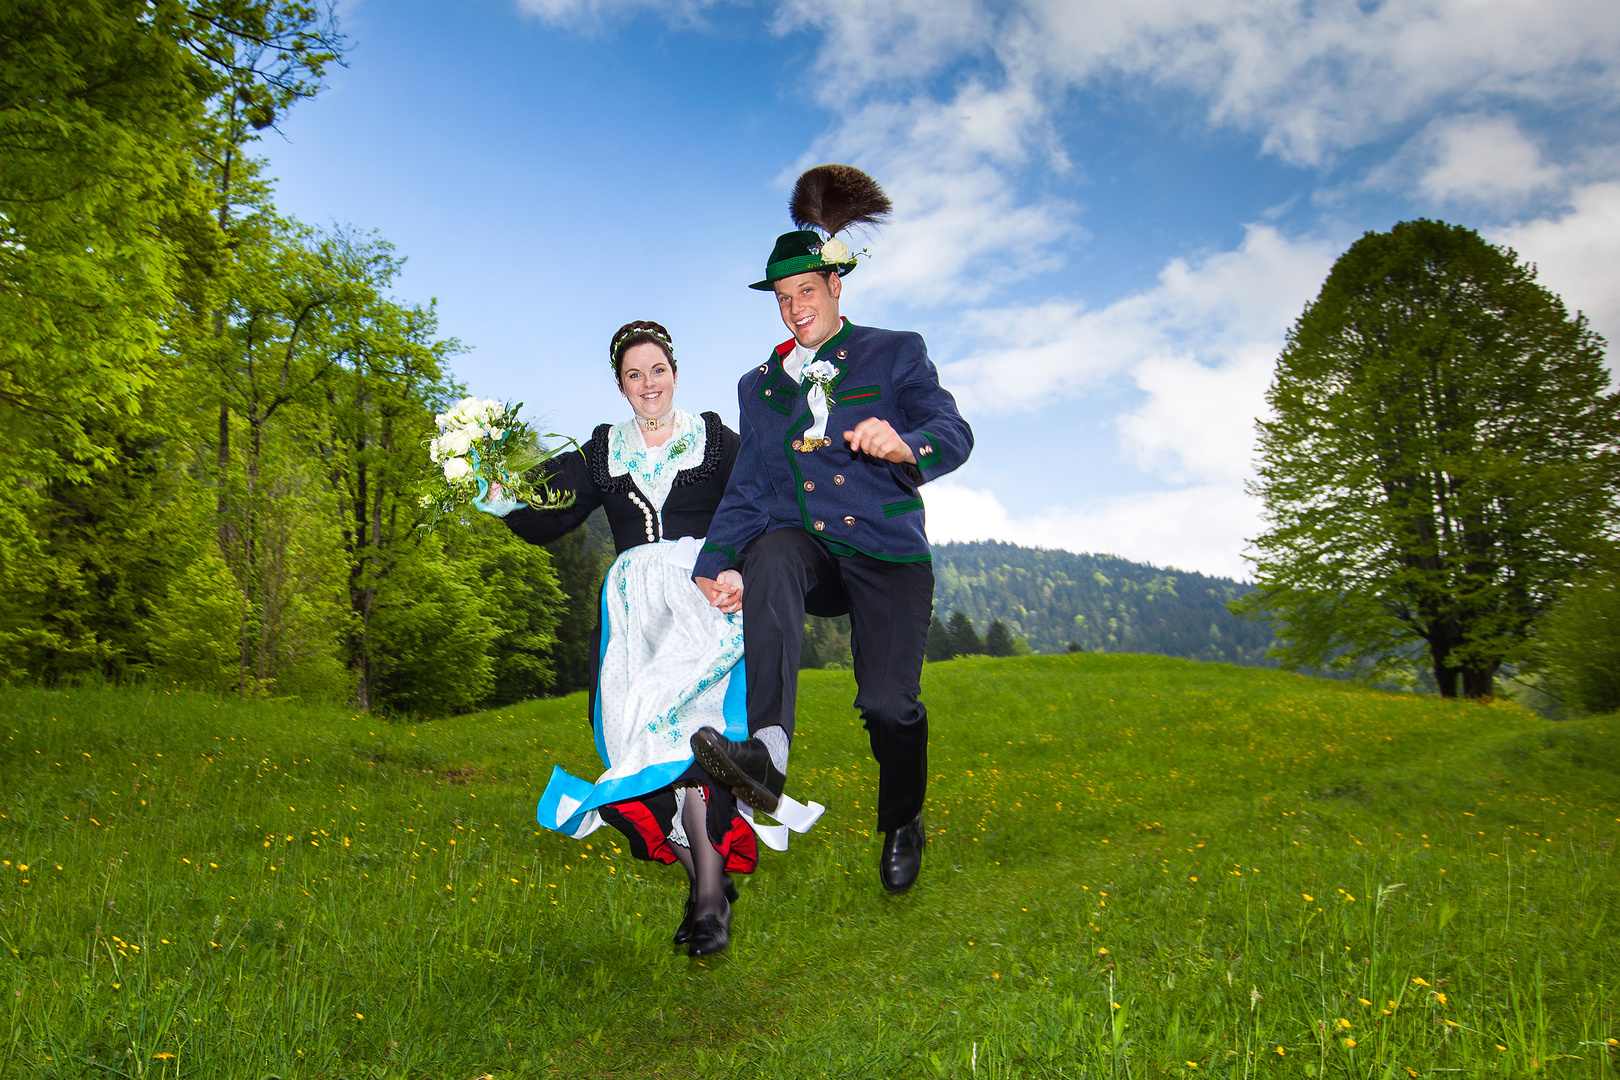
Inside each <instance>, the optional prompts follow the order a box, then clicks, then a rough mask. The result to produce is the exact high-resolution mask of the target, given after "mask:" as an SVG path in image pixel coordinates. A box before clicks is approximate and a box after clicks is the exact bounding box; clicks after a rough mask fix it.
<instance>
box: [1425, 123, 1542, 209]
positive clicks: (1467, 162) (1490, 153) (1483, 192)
mask: <svg viewBox="0 0 1620 1080" xmlns="http://www.w3.org/2000/svg"><path fill="white" fill-rule="evenodd" d="M1426 135H1427V141H1428V142H1429V144H1430V147H1431V153H1432V158H1431V161H1430V163H1429V165H1428V168H1427V169H1425V170H1424V172H1423V175H1422V176H1421V177H1420V178H1419V180H1418V186H1419V187H1420V188H1422V190H1423V192H1424V194H1426V195H1428V196H1429V197H1430V198H1432V199H1436V200H1440V201H1458V200H1472V201H1476V202H1485V203H1511V202H1517V201H1518V200H1519V199H1522V198H1524V197H1525V196H1526V195H1530V194H1532V193H1534V192H1536V191H1538V190H1540V189H1542V188H1545V187H1548V186H1550V185H1552V184H1555V183H1557V182H1558V179H1559V177H1560V175H1561V174H1560V171H1559V170H1558V169H1554V168H1551V167H1549V166H1548V165H1546V164H1545V163H1544V162H1543V161H1542V160H1541V150H1540V148H1538V147H1537V146H1536V145H1535V144H1534V143H1532V142H1531V141H1530V140H1529V139H1528V138H1526V137H1525V134H1524V132H1522V131H1520V130H1519V125H1518V123H1517V122H1516V121H1515V120H1514V119H1513V118H1512V117H1508V116H1463V117H1457V118H1448V119H1446V120H1443V121H1437V122H1436V123H1434V124H1431V125H1430V127H1429V130H1428V132H1427V133H1426Z"/></svg>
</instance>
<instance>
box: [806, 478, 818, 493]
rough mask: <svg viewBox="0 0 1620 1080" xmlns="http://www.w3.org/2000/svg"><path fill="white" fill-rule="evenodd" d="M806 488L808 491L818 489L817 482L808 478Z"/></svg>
mask: <svg viewBox="0 0 1620 1080" xmlns="http://www.w3.org/2000/svg"><path fill="white" fill-rule="evenodd" d="M804 490H806V491H814V490H816V482H815V481H814V480H806V481H805V482H804Z"/></svg>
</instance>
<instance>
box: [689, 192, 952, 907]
mask: <svg viewBox="0 0 1620 1080" xmlns="http://www.w3.org/2000/svg"><path fill="white" fill-rule="evenodd" d="M889 208H890V204H889V200H888V198H887V197H886V196H885V195H884V194H883V192H882V191H881V189H879V188H878V186H877V185H876V184H875V183H873V182H872V180H871V178H870V177H868V176H866V174H865V173H862V172H860V170H858V169H853V168H850V167H849V166H843V165H823V166H818V167H817V168H815V169H811V170H810V171H809V172H807V173H805V174H804V175H803V176H801V177H800V178H799V182H798V184H797V185H796V186H795V189H794V195H793V199H792V202H791V203H790V209H791V212H792V216H793V219H794V221H795V223H796V224H798V225H800V226H801V228H800V230H799V231H796V232H790V233H786V234H784V235H783V236H781V237H780V238H779V239H778V240H777V242H776V246H775V249H774V250H773V251H772V252H771V256H770V259H769V260H768V261H767V264H766V272H765V278H764V280H763V281H758V282H755V283H754V284H753V285H752V286H750V287H751V288H755V289H761V290H764V289H769V290H771V291H772V292H773V293H774V294H775V296H776V302H777V307H778V309H779V311H780V313H781V316H782V321H783V323H784V324H785V325H786V326H787V328H788V330H789V331H790V332H791V333H792V335H793V336H792V337H791V338H790V339H789V340H787V341H785V342H783V343H782V344H781V345H778V346H777V347H776V348H775V349H773V350H772V351H771V354H770V356H769V358H768V359H767V360H766V362H765V363H764V364H761V365H760V366H759V367H758V368H757V369H756V370H754V371H751V372H749V373H748V374H747V375H745V376H743V378H742V380H741V381H740V382H739V383H738V388H737V394H738V403H739V408H740V420H741V422H740V424H739V427H740V430H741V434H742V446H741V448H740V450H739V451H738V455H737V463H736V467H735V468H734V469H733V471H732V474H731V482H730V484H729V485H728V486H727V489H726V494H725V496H724V497H723V498H722V500H721V502H720V506H719V509H717V510H716V511H715V516H714V523H713V526H712V527H711V530H710V532H709V536H708V538H707V541H706V542H705V544H704V546H703V551H702V553H701V555H700V556H699V558H698V561H697V564H696V566H695V567H694V568H693V578H694V580H695V581H696V582H697V584H698V585H699V587H701V588H702V589H703V590H704V592H705V594H706V595H708V597H709V599H710V602H711V603H713V604H714V605H715V606H716V607H718V608H720V610H722V611H726V612H733V611H737V610H739V609H740V610H741V611H742V612H743V636H744V655H745V670H746V679H747V689H748V729H749V738H748V739H747V740H745V741H743V742H732V741H730V740H728V739H726V738H724V737H723V736H721V735H720V734H719V733H717V732H714V731H711V730H708V729H705V730H703V731H699V732H698V733H697V734H696V735H694V736H693V737H692V749H693V752H694V754H695V755H696V756H697V759H698V761H699V762H701V763H702V764H703V766H704V768H706V769H708V770H709V772H710V773H712V774H713V775H714V776H715V777H716V778H717V779H718V780H720V781H721V782H722V783H725V784H727V785H728V786H730V787H731V788H732V789H733V790H734V791H735V792H736V794H737V796H738V798H740V799H742V800H743V801H744V802H747V803H749V804H750V805H752V806H754V807H756V808H758V809H761V810H765V811H766V812H772V811H774V810H775V809H776V807H777V802H778V798H779V797H780V795H781V793H782V788H783V785H784V783H785V774H786V771H787V756H788V746H789V742H790V740H791V739H792V737H793V721H794V706H795V701H796V698H797V692H798V672H799V654H800V649H801V647H802V645H803V640H804V619H805V615H806V613H809V614H812V615H821V616H832V615H842V614H846V613H847V614H848V615H849V618H850V630H851V634H850V648H851V650H852V652H853V654H854V661H855V682H856V686H857V693H856V696H855V705H856V707H857V708H858V709H859V710H860V712H861V716H862V719H863V722H864V724H865V726H866V729H867V732H868V733H869V736H870V739H871V745H872V756H873V757H874V758H876V759H877V763H878V828H879V830H881V831H882V832H883V834H884V841H883V850H882V853H881V855H880V856H879V860H878V875H879V877H880V879H881V880H882V882H883V886H884V888H885V889H887V890H888V891H890V892H892V893H901V892H904V891H905V890H907V889H908V888H910V887H911V885H912V883H913V882H914V881H916V879H917V874H918V872H919V871H920V869H921V867H922V853H923V846H924V844H925V843H926V833H925V831H924V825H923V819H922V808H923V799H924V795H925V792H926V788H927V781H928V713H927V710H926V709H925V708H924V707H923V704H922V702H921V701H920V700H919V698H918V695H919V693H920V691H921V676H922V663H923V647H924V644H925V642H926V640H927V636H928V623H929V619H930V616H931V614H932V611H933V597H934V575H933V569H932V567H931V565H930V558H931V556H930V555H929V551H928V540H927V537H926V535H925V534H924V532H923V503H922V499H920V498H919V497H918V491H917V489H918V486H919V485H921V484H923V483H925V482H927V481H928V480H932V479H934V478H936V477H939V476H943V475H944V474H946V473H948V472H950V471H951V470H953V469H955V468H956V467H957V466H959V465H961V464H962V462H963V461H965V460H966V459H967V456H968V454H969V452H970V451H971V450H972V448H973V432H972V430H971V429H970V428H969V427H968V425H967V423H966V421H964V420H963V419H962V417H961V415H960V414H959V413H958V412H957V409H956V400H955V399H954V398H953V397H952V396H951V395H950V394H949V393H948V392H946V391H945V390H944V389H942V388H941V387H940V385H939V376H938V372H937V371H936V370H935V368H934V365H933V363H932V362H930V361H929V359H928V350H927V347H926V346H925V345H924V344H923V340H922V338H921V337H920V336H918V335H917V334H912V333H902V332H896V331H893V330H877V329H872V328H869V327H861V326H856V325H854V324H853V323H851V322H849V321H848V320H847V319H845V318H843V317H842V316H841V314H840V311H839V306H840V300H841V298H842V296H843V286H844V282H843V279H844V277H846V276H847V275H848V274H849V273H850V272H851V271H852V270H853V269H854V268H855V258H854V256H853V254H852V253H851V252H850V250H849V247H848V246H847V245H846V244H844V243H843V242H842V241H840V240H837V239H836V234H837V233H838V232H840V231H842V230H843V229H845V228H847V227H848V226H849V225H851V224H856V223H861V224H872V223H875V222H877V221H879V220H881V219H882V218H883V217H884V216H886V215H887V213H888V211H889ZM808 226H815V227H817V228H819V229H820V230H821V232H820V233H818V232H815V231H812V230H811V229H810V228H808ZM823 234H824V235H823ZM824 236H825V238H824ZM836 433H841V437H839V435H838V434H836Z"/></svg>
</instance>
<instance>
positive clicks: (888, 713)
mask: <svg viewBox="0 0 1620 1080" xmlns="http://www.w3.org/2000/svg"><path fill="white" fill-rule="evenodd" d="M742 575H743V650H744V655H745V656H746V657H747V661H746V664H745V667H746V670H747V672H748V730H750V731H758V730H759V729H760V728H765V727H770V726H772V725H773V724H775V725H780V726H781V727H782V728H783V729H784V730H786V731H787V733H788V735H789V736H790V737H791V736H792V734H793V712H794V707H795V704H796V702H797V700H798V693H799V653H800V651H801V649H802V648H803V646H804V617H805V615H806V614H810V615H820V616H823V617H830V616H834V615H844V614H848V615H849V622H850V651H851V653H853V654H854V658H855V686H856V693H855V707H856V708H857V709H859V710H860V712H861V720H862V722H863V723H864V724H865V726H866V731H867V734H868V736H869V737H870V738H871V741H872V756H873V757H874V758H876V759H877V764H878V829H879V830H881V831H883V832H888V831H890V830H892V829H898V828H900V827H901V826H902V825H905V824H906V823H907V822H909V821H910V820H911V819H912V818H914V817H916V816H917V814H918V813H919V812H920V811H921V810H922V806H923V796H924V795H925V794H926V792H927V788H928V710H927V709H926V708H924V707H923V703H922V702H921V701H920V700H919V699H918V695H919V694H920V693H921V692H922V665H923V646H924V645H925V644H926V643H927V641H928V621H929V618H930V617H931V616H932V614H933V607H934V570H933V567H932V566H930V565H929V564H928V563H925V562H917V563H895V562H884V561H883V560H882V559H873V558H869V557H868V556H865V555H848V556H842V555H834V554H832V553H831V552H830V551H828V550H827V548H826V547H825V546H823V545H822V544H821V542H820V541H818V540H817V539H816V538H815V537H814V536H812V535H811V534H810V533H808V532H806V531H805V530H804V529H797V528H787V529H775V530H773V531H771V532H768V533H765V534H764V535H763V536H760V537H759V538H757V539H756V540H755V541H754V542H753V543H752V544H750V545H749V546H748V549H747V550H746V551H745V552H744V555H743V559H742Z"/></svg>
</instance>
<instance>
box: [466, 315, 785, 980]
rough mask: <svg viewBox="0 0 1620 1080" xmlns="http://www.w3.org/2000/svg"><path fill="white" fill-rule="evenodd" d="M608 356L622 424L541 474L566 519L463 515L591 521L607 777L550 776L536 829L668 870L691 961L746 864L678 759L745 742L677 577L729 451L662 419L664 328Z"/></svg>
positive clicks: (681, 939)
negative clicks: (715, 743)
mask: <svg viewBox="0 0 1620 1080" xmlns="http://www.w3.org/2000/svg"><path fill="white" fill-rule="evenodd" d="M609 351H610V354H611V356H612V361H613V376H614V379H615V380H616V381H617V382H618V385H619V392H620V393H622V394H623V395H624V396H625V398H626V399H627V400H628V401H629V402H630V408H631V409H632V410H633V413H634V415H633V416H632V417H631V418H630V419H629V420H626V421H624V422H623V423H619V424H613V425H609V424H603V425H601V426H600V427H598V428H597V429H596V431H595V432H594V433H593V434H592V436H591V439H590V441H589V442H588V443H586V444H585V446H584V447H583V448H582V449H581V450H577V451H574V452H572V453H569V454H565V455H563V456H561V457H559V458H557V459H556V460H554V461H553V462H552V463H551V464H550V466H549V475H548V477H547V483H548V484H549V486H550V487H551V489H552V490H554V491H555V490H560V491H565V492H569V493H572V495H573V496H574V501H573V503H572V505H570V506H569V507H567V508H566V509H562V510H536V509H534V508H531V507H528V506H525V505H524V504H522V503H517V502H514V501H512V500H510V499H505V498H503V497H502V496H501V492H500V490H499V489H498V488H497V489H495V490H493V491H491V492H490V493H489V495H490V497H489V498H488V499H487V500H485V501H481V502H478V503H475V504H474V505H476V506H477V507H478V508H479V509H480V510H484V511H485V512H487V513H492V514H495V515H497V516H499V517H501V518H502V519H503V520H504V521H505V522H506V524H507V526H508V527H509V528H510V529H511V530H512V531H513V532H514V533H516V534H517V535H518V536H521V537H522V538H523V539H525V540H527V541H529V542H530V543H532V544H544V543H548V542H550V541H552V540H555V539H557V538H558V537H560V536H562V535H563V534H564V533H567V532H568V531H570V530H572V529H575V528H577V527H578V526H580V525H581V524H583V523H584V521H585V519H586V517H588V516H589V515H590V513H591V511H593V510H595V509H596V508H597V507H598V506H601V507H602V508H603V510H604V511H605V513H606V515H607V519H608V525H609V526H610V527H611V529H612V531H613V546H614V549H615V550H616V551H617V553H618V558H616V559H615V560H614V562H613V565H612V566H611V567H610V568H609V569H608V572H607V577H606V579H605V580H604V581H603V584H602V602H601V622H600V625H599V626H598V629H597V632H596V635H595V638H594V640H595V641H596V644H597V647H596V648H595V649H593V650H592V651H591V684H592V685H591V691H590V699H589V700H590V716H591V721H592V725H593V727H594V729H595V732H596V749H597V753H598V754H599V755H600V756H601V758H602V761H603V763H604V764H605V765H606V766H607V771H606V772H604V773H603V774H602V775H601V776H600V777H599V778H598V779H597V781H596V783H595V784H590V783H587V782H585V781H584V780H581V779H579V778H577V777H574V776H570V775H569V774H568V773H567V772H565V771H563V770H562V769H561V768H560V767H559V768H554V769H553V770H552V774H551V780H550V782H549V783H548V784H547V785H546V790H545V793H544V794H543V795H542V796H541V799H540V806H539V810H538V817H539V820H540V824H542V825H544V826H546V827H547V828H550V829H554V830H556V831H558V832H562V833H566V834H567V835H569V836H572V837H574V838H576V839H578V838H581V837H584V836H586V835H587V834H589V833H591V832H593V831H595V830H596V829H597V828H598V827H600V826H601V825H602V824H603V823H604V822H606V823H607V824H610V825H613V826H614V827H615V828H617V829H618V830H619V831H620V832H622V833H624V835H625V838H626V839H627V840H628V842H629V849H630V851H631V853H632V854H633V855H635V856H636V857H637V858H640V859H651V860H655V861H658V862H663V863H672V862H679V863H680V864H681V866H682V868H684V869H685V870H686V874H687V884H688V888H687V900H686V912H685V917H684V918H683V919H682V921H681V925H680V929H679V930H678V931H676V934H675V941H676V942H677V943H685V944H686V945H687V946H688V952H690V953H691V954H692V955H693V956H703V955H706V954H708V953H714V952H719V951H720V950H722V949H724V948H725V947H726V946H727V944H728V942H729V936H730V925H731V904H730V901H731V900H734V899H736V895H737V894H736V888H735V886H734V885H733V884H732V881H731V878H730V876H729V875H730V873H737V872H740V873H748V872H751V871H752V870H753V869H754V866H755V865H756V864H757V863H758V848H757V846H756V843H755V833H754V830H753V828H752V827H751V812H748V811H741V812H740V811H739V808H738V805H737V802H736V799H735V797H734V796H733V795H732V794H731V792H730V791H729V790H727V789H726V788H724V787H722V786H720V785H719V784H716V783H715V782H714V780H713V779H712V778H711V777H710V776H709V774H708V773H706V772H704V771H703V769H702V768H701V767H700V766H698V765H697V764H696V763H695V762H694V761H693V758H692V752H691V748H690V746H689V745H688V740H689V739H690V737H691V735H692V733H693V732H695V731H697V730H698V729H699V728H702V727H712V728H715V729H716V730H719V731H722V732H724V733H725V734H726V735H727V736H728V737H730V738H735V739H741V738H746V737H747V735H748V722H747V716H746V712H745V708H744V697H743V694H744V691H743V681H744V680H743V673H742V650H743V638H742V618H741V616H740V615H723V614H721V613H720V612H719V611H718V610H716V609H715V608H714V607H713V606H712V605H710V604H709V603H708V601H707V600H705V599H704V596H703V594H702V592H701V591H700V590H699V589H698V587H697V586H696V585H695V584H693V582H692V578H691V570H692V564H693V562H694V560H695V559H696V557H697V551H698V548H699V546H700V542H701V538H702V537H703V536H705V535H706V534H707V533H708V531H709V522H710V519H712V518H713V516H714V509H715V507H716V506H717V505H719V502H720V496H721V495H722V494H723V493H724V491H725V488H726V481H727V479H728V478H729V477H730V476H731V466H732V462H733V461H734V460H735V459H736V456H737V447H738V445H739V442H740V440H739V439H738V436H737V434H736V432H734V431H732V430H731V429H729V428H727V427H726V426H725V425H724V424H722V423H721V422H720V418H719V417H718V416H716V415H715V414H714V413H712V412H706V413H703V414H702V415H701V416H692V415H690V414H688V413H685V412H682V411H680V410H679V409H676V408H675V381H676V369H675V352H674V348H673V346H672V344H671V341H670V335H669V331H667V330H665V329H664V328H663V327H662V326H660V325H659V324H657V323H654V322H633V323H628V324H627V325H625V326H623V327H621V328H620V329H619V331H618V333H616V334H614V335H613V342H612V344H611V346H610V347H609ZM772 840H773V846H778V843H777V842H776V841H777V838H776V837H775V836H774V835H773V836H772Z"/></svg>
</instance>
